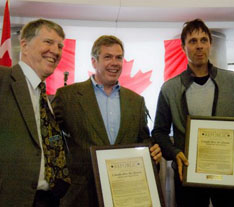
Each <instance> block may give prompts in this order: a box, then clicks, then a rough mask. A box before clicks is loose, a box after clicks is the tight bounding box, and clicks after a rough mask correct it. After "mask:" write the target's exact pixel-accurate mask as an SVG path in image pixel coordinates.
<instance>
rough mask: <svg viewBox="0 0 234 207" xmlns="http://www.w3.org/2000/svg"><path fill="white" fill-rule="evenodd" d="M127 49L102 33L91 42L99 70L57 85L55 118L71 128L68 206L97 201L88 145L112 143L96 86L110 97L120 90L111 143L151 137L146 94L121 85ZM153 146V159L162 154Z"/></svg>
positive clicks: (65, 203) (91, 205) (92, 204)
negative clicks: (116, 121)
mask: <svg viewBox="0 0 234 207" xmlns="http://www.w3.org/2000/svg"><path fill="white" fill-rule="evenodd" d="M123 52H124V51H123V45H122V42H121V41H120V40H119V39H118V38H116V37H114V36H105V35H104V36H101V37H100V38H98V39H97V40H96V42H95V43H94V46H93V48H92V64H93V67H94V68H95V70H96V74H95V75H94V76H93V77H91V78H90V79H88V80H87V81H85V82H82V83H75V84H73V85H70V86H66V87H63V88H60V89H58V90H57V93H56V96H55V99H54V102H53V106H54V112H55V115H56V119H57V121H58V122H59V123H60V124H61V126H62V128H63V129H64V131H65V132H66V133H68V134H70V138H68V146H69V148H70V155H71V162H70V164H69V166H70V173H71V179H72V184H71V187H70V190H69V191H68V193H67V195H66V196H65V197H64V199H63V202H62V204H63V206H64V207H65V206H66V207H73V206H85V207H97V206H98V202H97V197H96V190H95V182H94V177H93V171H92V163H91V157H90V151H89V150H90V146H92V145H98V146H100V145H101V146H103V145H110V144H111V143H110V137H109V136H108V133H107V126H106V125H105V122H104V117H105V115H103V112H102V110H101V109H100V107H99V106H100V105H99V104H100V99H99V100H98V98H97V96H98V92H97V91H95V90H98V91H99V92H100V93H103V94H105V97H110V96H111V95H113V93H115V92H116V91H114V88H115V89H116V88H117V92H116V94H115V95H116V96H117V97H119V99H118V100H119V107H120V114H119V115H120V116H119V117H120V123H119V124H120V125H119V130H118V133H117V135H116V138H115V141H114V143H112V144H114V145H119V144H130V143H139V142H143V141H147V140H148V141H149V138H150V137H149V129H148V127H147V116H146V107H145V103H144V98H143V97H141V96H140V95H138V94H136V93H135V92H133V91H131V90H129V89H126V88H124V87H122V86H120V87H119V85H118V78H119V75H120V73H121V71H122V61H123ZM118 87H119V88H118ZM100 88H102V89H100ZM99 95H100V94H99ZM104 108H105V106H104ZM105 109H106V110H107V111H108V109H107V108H105ZM108 113H109V112H108ZM103 116H104V117H103ZM152 151H154V152H153V157H154V159H156V160H159V159H160V157H161V152H160V148H159V147H158V146H157V145H155V146H154V148H153V149H152Z"/></svg>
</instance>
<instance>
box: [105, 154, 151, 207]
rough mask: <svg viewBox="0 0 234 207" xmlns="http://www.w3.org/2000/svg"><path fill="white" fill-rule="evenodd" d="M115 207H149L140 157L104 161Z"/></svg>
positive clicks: (148, 193)
mask: <svg viewBox="0 0 234 207" xmlns="http://www.w3.org/2000/svg"><path fill="white" fill-rule="evenodd" d="M106 166H107V171H108V177H109V182H110V186H111V193H112V198H113V203H114V206H115V207H125V206H126V207H135V206H144V207H151V206H152V201H151V197H150V192H149V186H148V182H147V179H146V174H145V167H144V162H143V158H142V157H134V158H125V159H113V160H106Z"/></svg>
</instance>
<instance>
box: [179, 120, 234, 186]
mask: <svg viewBox="0 0 234 207" xmlns="http://www.w3.org/2000/svg"><path fill="white" fill-rule="evenodd" d="M206 130H207V131H206ZM206 132H207V134H206ZM220 132H221V133H220ZM225 132H228V133H230V134H231V136H230V135H228V137H230V139H229V140H230V142H227V143H228V144H226V145H227V147H229V148H227V149H228V152H230V153H229V154H228V156H226V155H225V156H226V157H227V161H229V163H228V162H227V163H228V165H227V166H228V167H227V169H229V171H228V172H229V173H225V171H224V172H221V171H223V168H221V171H219V172H218V171H217V170H215V169H218V166H219V163H221V162H220V160H219V157H216V158H218V159H217V160H215V159H214V158H215V153H216V152H217V153H219V155H220V156H221V155H222V156H223V154H222V151H220V150H218V148H219V147H223V146H224V149H226V148H225V147H226V145H225V142H221V144H220V141H219V138H220V140H222V139H223V138H224V139H226V137H225V135H224V134H225ZM199 133H200V134H199ZM233 134H234V117H210V116H188V117H187V127H186V139H185V156H186V157H187V159H188V161H189V166H188V167H186V166H184V167H183V185H184V186H192V187H193V186H197V187H207V188H227V189H233V188H234V183H233V179H234V164H233V163H234V162H233V159H234V158H233V157H234V156H233V155H234V144H233V142H234V141H233V139H234V138H233V137H234V136H233ZM205 136H207V137H208V138H206V137H205ZM203 137H205V138H203ZM210 137H211V138H210ZM199 140H200V141H199ZM209 140H210V141H209ZM215 140H217V141H215ZM203 143H205V144H204V145H203ZM223 143H224V145H223ZM222 145H223V146H222ZM206 146H207V148H206ZM209 153H210V154H209ZM201 154H202V155H201ZM230 154H231V156H229V155H230ZM215 163H217V164H215ZM230 163H232V164H231V165H229V164H230ZM210 166H211V167H210ZM212 166H214V167H213V168H212ZM225 167H226V166H225ZM209 168H210V169H209ZM201 169H203V171H202V170H201ZM204 169H206V170H204ZM207 169H208V170H207Z"/></svg>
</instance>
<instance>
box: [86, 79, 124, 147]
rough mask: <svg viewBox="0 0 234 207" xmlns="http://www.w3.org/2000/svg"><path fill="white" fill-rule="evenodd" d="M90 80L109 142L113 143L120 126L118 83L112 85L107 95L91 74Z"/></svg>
mask: <svg viewBox="0 0 234 207" xmlns="http://www.w3.org/2000/svg"><path fill="white" fill-rule="evenodd" d="M91 80H92V83H93V88H94V92H95V95H96V99H97V102H98V106H99V109H100V111H101V114H102V119H103V121H104V124H105V127H106V132H107V135H108V138H109V141H110V144H112V145H113V144H114V143H115V140H116V137H117V135H118V132H119V126H120V97H119V89H120V85H119V84H118V83H117V84H116V85H115V86H114V87H113V89H112V92H111V94H110V95H107V94H106V93H105V91H104V86H103V85H100V84H97V82H96V81H95V80H94V77H93V76H92V77H91Z"/></svg>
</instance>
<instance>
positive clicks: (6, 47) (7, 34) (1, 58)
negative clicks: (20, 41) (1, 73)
mask: <svg viewBox="0 0 234 207" xmlns="http://www.w3.org/2000/svg"><path fill="white" fill-rule="evenodd" d="M0 65H2V66H7V67H11V65H12V58H11V23H10V12H9V7H8V0H6V6H5V11H4V18H3V27H2V40H1V46H0Z"/></svg>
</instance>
